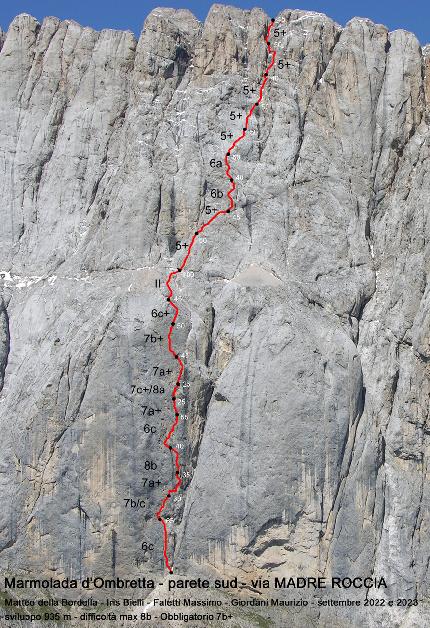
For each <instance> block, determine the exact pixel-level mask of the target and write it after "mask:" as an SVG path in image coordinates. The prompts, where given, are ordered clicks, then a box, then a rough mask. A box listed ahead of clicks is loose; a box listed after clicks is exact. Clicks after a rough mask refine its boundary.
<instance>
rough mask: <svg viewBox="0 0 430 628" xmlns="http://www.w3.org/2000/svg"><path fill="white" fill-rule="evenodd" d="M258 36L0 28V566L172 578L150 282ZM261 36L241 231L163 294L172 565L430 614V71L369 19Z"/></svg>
mask: <svg viewBox="0 0 430 628" xmlns="http://www.w3.org/2000/svg"><path fill="white" fill-rule="evenodd" d="M267 20H268V17H267V16H266V15H265V14H264V13H263V12H262V11H261V10H259V9H254V10H252V11H249V12H246V11H241V10H238V9H234V8H231V7H224V6H221V5H214V6H213V8H212V9H211V11H210V13H209V15H208V17H207V19H206V21H205V23H204V24H200V23H199V22H198V21H197V20H196V19H195V18H194V17H193V15H192V14H191V13H189V12H188V11H174V10H171V9H157V10H155V11H153V12H152V13H151V14H150V15H149V17H148V18H147V20H146V22H145V26H144V29H143V32H142V34H141V36H140V39H139V41H138V42H137V41H136V40H135V38H134V36H133V35H132V34H131V33H129V32H119V31H102V32H101V33H97V32H95V31H93V30H91V29H89V28H83V27H81V26H79V25H78V24H76V23H74V22H69V21H66V22H61V21H59V20H57V19H55V18H47V19H46V20H45V21H44V22H43V24H42V25H40V24H39V23H38V22H36V21H35V20H34V19H33V18H32V17H30V16H28V15H21V16H18V17H17V18H16V19H15V20H14V21H13V22H12V24H11V25H10V27H9V30H8V31H7V33H6V35H3V33H1V32H0V46H1V43H2V42H3V45H2V47H1V52H0V77H1V81H0V86H1V87H0V90H1V97H0V172H1V175H0V193H1V198H2V203H1V206H0V213H1V218H0V224H1V225H2V228H1V230H0V272H1V277H2V278H3V288H2V291H3V297H2V300H1V302H0V388H1V386H2V385H3V390H2V403H1V404H0V421H1V426H2V439H1V443H0V452H1V461H0V464H1V475H0V494H1V499H2V509H1V512H0V550H1V551H0V565H1V568H2V570H3V571H6V572H11V573H24V572H25V573H28V571H29V570H30V571H31V572H33V573H37V574H48V575H53V574H54V575H55V576H58V577H60V576H73V577H84V576H86V575H91V574H94V573H96V574H99V575H100V574H105V575H112V574H117V575H121V574H130V573H140V572H141V571H142V570H143V571H145V572H151V571H152V572H157V571H159V570H162V568H163V563H162V560H161V559H162V538H161V533H160V528H159V524H158V522H157V521H156V519H155V517H154V513H155V511H156V509H157V506H158V504H159V502H160V500H161V497H162V494H163V490H165V486H166V485H167V484H171V483H172V481H173V467H172V464H171V458H170V456H169V455H168V454H167V453H166V450H165V449H164V448H163V447H162V445H161V443H162V439H163V438H164V434H165V432H166V431H167V429H168V426H170V423H171V420H172V419H171V405H170V404H171V401H170V391H171V387H172V384H173V382H174V377H175V373H172V374H167V375H166V376H165V377H164V378H162V379H161V380H160V379H159V378H157V377H156V376H155V374H156V371H154V367H159V368H163V369H165V370H167V369H169V368H170V369H173V367H172V364H171V360H170V358H169V355H168V353H167V351H166V346H165V344H166V343H165V335H166V333H167V321H166V318H165V317H164V316H161V317H157V316H156V315H155V316H154V314H153V311H154V310H155V311H156V312H160V313H162V312H163V311H164V308H165V299H164V296H163V293H162V291H160V289H159V288H157V287H156V284H155V281H156V280H157V279H161V280H164V279H165V277H166V276H167V274H168V272H169V270H170V268H174V267H176V266H177V265H178V262H180V260H181V259H182V257H183V254H184V253H183V250H182V251H180V252H177V250H176V249H177V246H176V243H177V242H179V244H180V243H181V242H182V243H184V242H185V243H187V241H189V238H190V235H191V234H192V233H193V232H194V230H195V229H196V226H197V225H198V224H200V223H201V222H202V221H203V220H204V219H205V218H207V214H206V207H207V206H208V205H209V206H215V205H217V208H218V206H220V207H221V206H223V205H224V204H225V191H226V189H227V188H226V179H225V175H224V172H223V170H222V168H216V167H215V168H214V167H211V163H210V162H211V159H215V160H217V159H222V156H223V154H224V152H225V150H226V143H225V142H223V141H222V140H221V139H220V138H221V132H222V131H225V132H227V133H228V132H230V131H231V132H232V133H233V135H234V136H236V135H237V134H238V133H239V132H240V129H241V127H242V122H241V119H240V118H238V117H237V114H238V113H241V112H242V111H244V110H247V109H249V106H250V103H251V102H252V100H251V99H250V98H249V97H248V96H246V95H245V94H244V90H243V87H244V86H245V85H246V86H248V88H254V87H256V86H257V84H258V81H259V78H260V76H261V72H262V71H263V68H264V67H265V63H266V50H265V47H264V44H263V32H264V28H265V24H266V22H267ZM276 24H277V27H278V28H279V33H278V36H275V35H274V36H273V42H274V43H275V44H276V45H277V44H278V43H279V45H280V47H279V52H278V59H280V60H283V62H284V63H283V64H281V65H283V66H284V67H282V68H281V67H277V69H276V72H275V75H276V78H275V79H271V81H270V86H269V87H268V89H267V92H266V93H265V97H264V103H263V104H262V105H261V106H260V107H259V109H258V113H257V114H256V116H255V119H254V121H253V123H252V126H251V129H252V132H251V133H250V137H249V138H247V139H246V140H245V141H244V142H243V143H242V144H241V145H240V150H238V154H240V160H238V161H237V162H234V166H233V169H234V172H235V176H236V179H237V185H238V190H237V206H238V208H239V210H238V212H237V215H235V216H232V217H231V218H228V219H227V218H226V219H224V218H221V219H220V220H219V222H217V224H216V226H215V225H214V226H213V228H212V227H211V228H210V229H208V231H207V234H206V233H205V237H206V238H207V241H206V242H201V243H199V245H198V246H197V248H196V250H195V251H194V252H193V258H192V262H191V264H190V272H186V273H183V275H182V276H181V277H180V278H178V279H177V280H175V282H176V283H175V291H176V294H177V295H178V302H179V304H180V307H181V317H180V325H178V327H177V328H176V330H175V334H174V345H175V347H176V348H177V350H178V351H181V352H186V364H187V372H186V375H187V377H186V380H187V382H189V387H187V388H185V390H184V393H185V395H184V397H185V404H184V414H186V416H187V420H181V423H180V426H179V428H178V435H177V437H176V439H175V442H176V443H178V444H180V446H181V460H182V464H183V465H184V466H183V470H184V485H185V487H186V490H185V491H184V492H182V493H181V494H180V496H179V499H178V500H177V501H175V502H174V503H172V504H171V507H170V511H169V512H168V519H169V528H170V550H169V551H170V552H171V554H172V556H173V557H174V561H175V564H176V565H177V566H178V569H179V570H183V571H184V572H187V573H188V572H190V573H191V572H192V571H193V569H194V568H197V566H198V568H199V569H203V570H215V571H216V572H220V573H223V574H224V573H226V574H229V573H235V572H237V570H238V569H241V570H243V572H244V573H245V574H257V575H262V574H267V573H273V574H276V575H285V574H287V573H295V574H298V575H301V574H304V575H312V574H325V575H330V576H331V575H336V576H344V575H345V576H346V575H348V576H351V577H352V576H354V575H360V576H363V575H370V576H371V575H376V576H384V577H385V578H386V580H387V583H388V585H389V587H390V595H391V596H392V597H393V598H394V597H405V598H414V597H415V596H418V597H420V598H423V597H426V595H427V593H426V592H428V585H429V582H428V577H429V576H428V570H427V565H428V561H429V547H430V543H429V540H430V539H429V526H430V522H429V501H430V500H429V488H428V487H429V483H428V470H427V454H428V448H429V440H428V435H429V432H428V426H427V418H428V408H429V381H430V380H429V374H430V371H429V368H430V367H429V361H430V331H429V326H430V315H429V306H430V289H429V284H428V279H427V274H428V270H429V241H430V224H429V211H428V202H429V196H430V171H429V163H430V161H429V157H430V145H429V138H430V135H429V127H428V124H429V119H430V118H429V104H428V103H429V93H430V92H429V89H430V87H429V82H428V81H429V79H428V76H429V72H430V67H429V51H428V49H427V48H425V49H423V50H422V49H421V48H420V46H419V43H418V41H417V40H416V38H415V37H414V35H412V34H410V33H407V32H405V31H395V32H392V33H390V32H388V31H387V29H386V28H385V27H383V26H381V25H376V24H373V23H372V22H370V21H368V20H365V19H354V20H352V21H351V22H349V23H348V24H347V25H346V26H345V27H344V28H340V27H339V26H338V25H337V24H335V23H334V22H333V21H331V20H330V19H329V18H327V17H325V16H324V15H321V14H316V13H308V12H303V11H284V12H283V13H281V14H280V15H279V16H278V17H277V19H276ZM251 98H252V92H251ZM242 120H243V119H242ZM238 177H243V178H242V179H239V178H238ZM211 190H220V191H222V192H223V194H224V196H223V197H222V198H221V199H215V200H214V198H213V197H212V196H211ZM208 211H209V212H210V210H208ZM147 334H149V335H153V336H154V337H156V336H158V335H161V336H162V337H164V339H163V341H154V342H152V341H151V339H149V341H148V340H146V338H147V336H146V335H147ZM173 366H175V365H173ZM3 378H4V384H3ZM151 384H157V385H161V386H163V387H164V389H165V390H164V393H160V394H158V393H156V392H154V390H152V391H151V392H149V393H142V394H140V393H136V392H133V385H135V386H139V387H148V386H149V385H151ZM149 408H154V409H155V410H158V409H160V410H161V411H160V412H155V414H154V415H149ZM145 426H146V427H145ZM152 427H154V428H155V430H152V429H151V428H152ZM151 465H152V466H151ZM154 465H156V466H154ZM148 470H149V471H148ZM144 477H146V481H145V480H144V479H143V478H144ZM158 480H160V481H161V484H157V482H158ZM151 482H153V483H154V485H153V486H151V488H148V484H150V483H151ZM127 499H133V500H145V507H144V508H137V509H136V508H131V507H130V506H129V505H127V502H126V500H127ZM143 542H148V543H149V542H150V543H153V544H154V545H155V549H154V551H153V552H151V553H148V552H145V551H143V550H142V549H141V547H142V543H143ZM397 612H400V611H397V610H394V611H393V613H397ZM418 612H420V611H416V610H415V609H412V610H410V611H408V612H407V617H408V619H407V620H406V619H405V621H409V622H411V623H409V624H407V625H417V624H413V621H416V619H415V615H414V613H418ZM394 616H395V615H393V617H394ZM399 616H400V615H399ZM417 616H418V615H417ZM402 617H403V615H402ZM387 621H388V620H387ZM390 621H391V620H390ZM396 621H397V620H396ZM402 621H403V619H402ZM385 625H387V624H385ZM405 625H406V624H405Z"/></svg>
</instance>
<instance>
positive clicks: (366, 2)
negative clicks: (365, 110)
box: [0, 0, 430, 45]
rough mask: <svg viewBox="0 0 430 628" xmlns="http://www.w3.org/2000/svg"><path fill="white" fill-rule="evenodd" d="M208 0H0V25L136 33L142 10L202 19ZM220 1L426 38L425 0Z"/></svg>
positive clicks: (429, 25) (429, 28) (429, 6)
mask: <svg viewBox="0 0 430 628" xmlns="http://www.w3.org/2000/svg"><path fill="white" fill-rule="evenodd" d="M212 4H213V2H206V1H204V0H155V1H154V2H153V1H142V0H121V2H118V1H117V0H92V1H88V0H67V1H66V0H3V2H1V3H0V26H1V27H2V28H3V29H7V27H8V25H9V24H10V22H11V21H12V19H13V18H14V17H15V15H17V14H19V13H30V14H31V15H33V16H34V17H35V18H37V19H38V20H40V21H41V20H43V18H44V17H46V16H48V15H55V16H56V17H59V18H61V19H73V20H75V21H76V22H79V24H82V25H84V26H91V27H93V28H95V29H97V30H101V29H103V28H114V29H120V30H131V31H133V32H134V33H136V35H138V34H139V32H140V30H141V27H142V23H143V21H144V19H145V17H146V16H147V15H148V13H149V12H150V11H151V10H152V9H154V8H156V7H160V6H165V7H172V8H181V9H182V8H187V9H190V10H191V11H192V12H193V13H194V15H195V16H196V17H197V18H198V19H199V20H204V18H205V17H206V15H207V12H208V10H209V8H210V7H211V5H212ZM224 4H229V5H233V6H236V7H241V8H244V9H250V8H252V7H255V6H259V7H261V8H262V9H264V10H265V11H266V13H268V14H270V15H271V16H276V14H277V13H279V12H280V11H282V10H283V9H285V8H295V9H304V10H309V11H318V12H321V13H326V14H327V15H328V16H329V17H331V18H333V19H334V20H335V21H336V22H338V23H339V24H345V23H346V22H347V21H348V20H350V19H351V18H352V17H354V16H359V17H368V18H370V19H371V20H373V21H374V22H378V23H382V24H385V25H386V26H387V27H388V28H389V29H390V30H395V29H398V28H403V29H405V30H409V31H412V32H413V33H415V34H416V35H417V37H418V39H419V40H420V42H421V44H423V45H424V44H426V43H428V42H430V2H429V0H410V1H409V2H407V3H406V2H404V0H380V1H379V2H375V1H374V0H350V1H349V2H345V0H297V1H296V2H286V1H285V0H283V1H281V2H279V1H277V0H266V1H261V2H260V1H259V0H251V1H244V0H233V1H232V2H226V3H224Z"/></svg>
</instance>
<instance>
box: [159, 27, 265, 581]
mask: <svg viewBox="0 0 430 628" xmlns="http://www.w3.org/2000/svg"><path fill="white" fill-rule="evenodd" d="M274 23H275V19H274V18H272V19H271V21H270V22H269V24H268V25H267V32H266V35H265V36H264V41H265V42H266V46H267V51H268V54H269V55H270V63H269V64H268V65H267V66H266V69H265V71H264V73H263V77H262V81H261V84H260V90H259V96H258V99H257V100H256V101H255V103H254V104H253V105H252V107H251V108H250V110H249V111H248V114H247V115H246V118H245V122H244V126H243V128H242V133H241V135H239V136H238V137H237V138H236V139H235V140H234V142H233V143H232V144H231V146H230V147H229V148H228V149H227V152H226V154H225V156H224V163H225V167H226V168H225V174H226V176H227V178H228V180H229V181H230V183H231V185H230V187H229V190H228V191H227V196H228V199H229V206H228V207H227V209H220V210H218V211H217V212H215V213H214V215H213V216H212V217H211V218H210V220H208V221H207V222H205V223H203V224H201V225H200V227H199V228H198V229H197V230H196V231H195V232H194V235H193V237H192V239H191V241H190V243H189V245H188V250H187V253H186V255H185V257H184V259H183V260H182V263H181V265H180V266H178V268H177V270H173V271H172V272H171V273H170V274H169V276H168V277H167V280H166V284H165V285H166V288H167V292H168V296H167V301H168V303H169V305H170V307H171V308H173V310H174V314H173V319H172V322H171V323H170V327H169V331H168V334H167V346H168V349H169V352H170V354H171V355H172V356H173V357H174V359H175V360H177V362H178V364H179V372H178V376H177V378H176V383H175V386H174V388H173V391H172V402H173V403H172V405H173V410H174V415H175V419H174V421H173V423H172V425H171V426H170V429H169V431H168V433H167V435H166V437H165V439H164V441H163V445H164V447H166V448H167V449H169V450H170V451H171V452H172V453H173V455H174V456H175V477H176V483H175V485H174V486H173V487H171V488H169V490H168V491H167V494H166V495H165V496H164V498H163V500H162V502H161V504H160V506H159V508H158V510H157V512H156V516H157V519H158V521H160V523H161V524H162V526H163V556H164V562H165V565H166V568H167V570H168V571H169V572H170V573H173V569H172V563H171V562H170V560H169V557H168V546H169V535H168V531H167V523H166V520H165V519H164V518H163V516H162V514H163V511H164V509H165V507H166V504H167V502H168V501H169V499H170V496H171V495H173V494H175V493H177V492H178V490H179V489H180V487H181V485H182V480H181V476H180V471H181V465H180V461H179V452H178V450H177V449H175V447H172V445H170V444H169V441H170V439H171V438H172V436H173V435H174V433H175V430H176V427H177V425H178V423H179V416H180V414H179V410H178V406H177V403H176V393H177V391H178V390H179V388H180V385H181V379H182V375H183V373H184V370H185V365H184V363H183V361H182V360H181V358H180V356H179V354H178V353H177V352H176V351H175V349H174V348H173V346H172V333H173V329H174V327H175V324H176V320H177V318H178V316H179V308H178V306H177V305H176V304H175V303H174V301H172V297H173V290H172V287H171V285H170V284H171V281H172V279H174V277H175V276H176V275H177V274H178V273H180V272H182V270H183V269H184V268H185V266H186V264H187V262H188V260H189V258H190V255H191V251H192V249H193V247H194V244H195V242H196V240H197V238H198V236H199V235H200V234H201V233H202V232H203V231H204V230H205V229H206V228H207V227H209V225H210V224H212V223H213V222H214V220H216V219H217V218H218V216H224V215H226V214H229V213H230V212H231V211H232V210H233V209H235V203H234V199H233V197H232V193H233V192H234V191H235V189H236V184H235V182H234V179H233V177H232V175H231V166H230V161H229V157H230V156H231V152H232V151H233V150H234V149H235V148H236V146H237V145H238V144H239V142H240V141H241V140H243V139H244V138H245V137H246V132H247V130H248V125H249V121H250V119H251V117H252V115H253V113H254V111H255V109H256V107H258V105H259V104H260V102H261V100H262V98H263V91H264V88H265V86H266V83H267V81H268V78H269V72H270V70H271V69H272V67H273V66H274V64H275V59H276V51H275V50H273V49H272V47H271V45H270V40H269V37H270V31H271V30H272V28H273V25H274Z"/></svg>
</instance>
